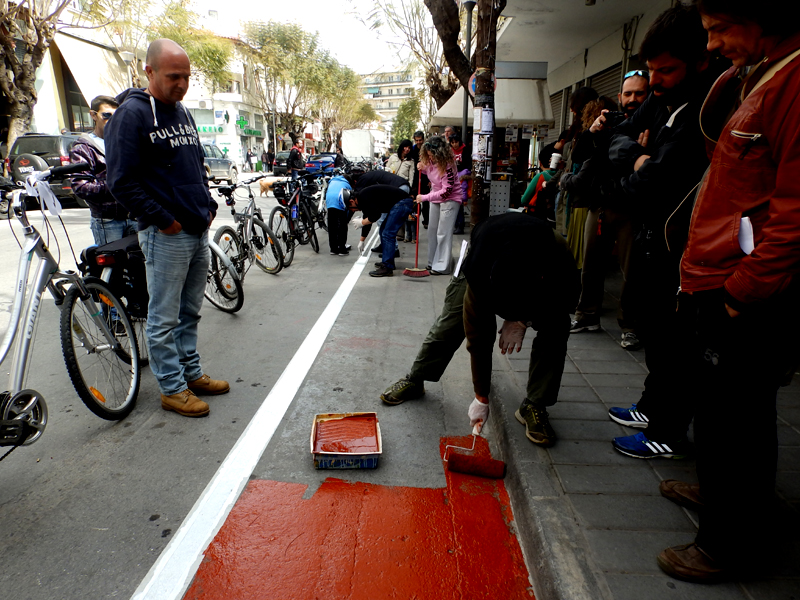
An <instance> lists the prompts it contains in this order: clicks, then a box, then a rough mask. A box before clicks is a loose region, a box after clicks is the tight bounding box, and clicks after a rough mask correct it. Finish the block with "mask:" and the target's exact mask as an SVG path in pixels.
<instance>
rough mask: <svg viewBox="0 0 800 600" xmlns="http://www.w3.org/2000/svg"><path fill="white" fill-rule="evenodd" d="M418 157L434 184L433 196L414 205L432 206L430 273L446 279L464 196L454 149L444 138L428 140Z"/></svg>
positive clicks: (429, 225)
mask: <svg viewBox="0 0 800 600" xmlns="http://www.w3.org/2000/svg"><path fill="white" fill-rule="evenodd" d="M419 157H420V158H419V167H418V168H419V170H420V172H422V173H425V174H426V175H427V176H428V179H429V180H430V182H431V192H430V193H429V194H420V195H419V196H417V197H416V199H415V202H430V215H429V217H428V270H429V271H430V272H431V273H432V274H434V275H447V274H448V273H450V263H451V257H452V253H453V248H452V246H453V228H454V226H455V222H456V217H457V216H458V208H459V206H461V203H462V202H463V201H464V192H463V190H462V187H461V182H460V181H459V180H458V169H457V167H456V161H455V156H454V155H453V149H452V148H451V147H450V145H449V144H448V143H447V142H446V141H445V139H444V138H441V137H438V136H434V137H432V138H429V139H428V140H427V141H426V142H425V143H424V144H422V148H421V149H420V153H419Z"/></svg>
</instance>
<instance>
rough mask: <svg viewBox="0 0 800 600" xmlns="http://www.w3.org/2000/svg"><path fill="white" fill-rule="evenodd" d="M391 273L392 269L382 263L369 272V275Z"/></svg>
mask: <svg viewBox="0 0 800 600" xmlns="http://www.w3.org/2000/svg"><path fill="white" fill-rule="evenodd" d="M393 275H394V270H393V269H390V268H388V267H386V266H384V265H381V266H380V267H378V268H377V269H375V270H374V271H370V272H369V276H370V277H392V276H393Z"/></svg>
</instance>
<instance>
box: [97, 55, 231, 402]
mask: <svg viewBox="0 0 800 600" xmlns="http://www.w3.org/2000/svg"><path fill="white" fill-rule="evenodd" d="M145 71H146V73H147V77H148V79H149V85H148V87H147V89H145V90H138V89H134V90H130V91H129V93H128V94H127V96H126V98H125V100H124V102H123V103H122V104H121V106H120V107H119V109H118V110H117V112H116V114H115V115H114V118H112V119H111V120H110V121H109V123H108V125H107V126H106V141H107V147H108V152H107V156H106V162H107V165H108V185H109V187H110V189H111V192H112V193H113V194H114V197H115V198H116V199H117V200H118V201H119V202H120V203H121V204H122V205H123V206H125V207H126V208H127V209H128V210H129V211H130V213H131V215H132V216H134V217H135V218H136V219H137V220H138V226H139V244H140V246H141V247H142V251H143V252H144V255H145V261H146V262H145V264H146V268H147V291H148V292H149V293H150V304H149V305H148V316H147V337H148V347H149V351H150V367H151V368H152V370H153V373H154V374H155V376H156V379H157V380H158V385H159V388H160V389H161V407H162V408H163V409H164V410H174V411H175V412H177V413H178V414H180V415H183V416H186V417H203V416H206V415H207V414H208V413H209V408H208V404H207V403H205V402H203V401H202V400H200V399H199V398H197V395H198V394H224V393H226V392H228V390H229V389H230V387H229V385H228V383H227V382H226V381H219V380H214V379H211V378H210V377H209V376H208V375H206V374H205V373H204V372H203V368H202V367H201V366H200V355H199V354H198V353H197V325H198V322H199V321H200V306H201V305H202V303H203V292H204V290H205V286H206V274H207V272H208V263H209V250H208V226H209V225H210V224H211V221H212V220H213V219H214V216H215V215H216V211H217V203H216V202H214V200H212V199H211V194H210V193H209V190H208V179H207V177H206V171H205V168H204V166H203V152H202V148H201V146H200V144H199V142H198V136H197V127H196V126H195V124H194V121H193V120H192V118H191V116H190V115H189V112H188V111H187V110H186V108H185V107H184V106H183V104H181V102H180V101H181V100H182V99H183V97H184V95H186V91H187V90H188V89H189V76H190V75H191V67H190V65H189V57H188V56H187V55H186V52H185V51H184V50H183V48H181V47H180V46H179V45H178V44H176V43H175V42H173V41H172V40H166V39H161V40H156V41H154V42H153V43H152V44H150V47H149V48H148V49H147V65H146V67H145Z"/></svg>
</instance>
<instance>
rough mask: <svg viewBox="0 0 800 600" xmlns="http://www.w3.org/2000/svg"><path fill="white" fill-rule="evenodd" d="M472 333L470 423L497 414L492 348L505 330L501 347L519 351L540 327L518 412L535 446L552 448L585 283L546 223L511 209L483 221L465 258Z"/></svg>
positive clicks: (469, 340)
mask: <svg viewBox="0 0 800 600" xmlns="http://www.w3.org/2000/svg"><path fill="white" fill-rule="evenodd" d="M464 273H465V275H466V278H467V287H466V291H465V293H464V331H465V333H466V337H467V351H468V352H469V354H470V362H471V366H472V384H473V388H474V390H475V399H474V400H473V401H472V404H471V405H470V408H469V416H470V424H471V425H473V426H475V425H479V426H481V427H482V425H483V423H485V422H486V419H487V418H488V416H489V404H488V402H489V391H490V387H491V381H492V353H493V347H494V341H495V337H496V332H497V319H496V316H499V317H501V318H502V319H503V320H504V322H503V326H502V328H501V329H500V350H501V352H502V353H503V354H505V353H506V352H513V351H514V350H515V349H516V351H517V352H519V351H520V349H521V348H522V340H523V338H524V336H525V331H526V330H527V328H528V327H531V328H533V329H535V330H536V338H534V340H533V345H532V347H531V358H530V363H529V366H528V386H527V390H526V392H527V393H526V397H525V399H524V400H523V402H522V404H521V405H520V407H519V410H517V412H516V415H515V416H516V418H517V420H518V421H519V422H520V423H522V424H523V425H525V434H526V436H527V437H528V439H529V440H530V441H531V442H533V443H534V444H538V445H540V446H545V447H547V446H552V445H553V444H554V443H555V441H556V433H555V431H554V430H553V428H552V426H551V425H550V420H549V417H548V414H547V407H548V406H552V405H554V404H555V403H556V401H557V400H558V391H559V388H560V387H561V376H562V374H563V372H564V359H565V357H566V354H567V340H568V339H569V326H570V318H569V314H570V311H571V310H572V308H573V307H574V306H575V301H576V299H577V295H578V291H579V281H578V277H577V269H576V268H575V260H574V259H573V258H572V254H571V253H570V250H569V248H568V247H567V245H566V243H565V242H564V239H563V238H562V237H561V236H559V235H557V234H556V233H555V232H554V231H553V229H552V228H551V227H550V225H548V224H547V222H546V221H542V220H540V219H537V218H536V217H533V216H531V215H527V214H519V213H507V214H504V215H498V216H496V217H491V218H489V219H487V220H486V221H483V222H481V223H479V224H478V225H477V226H476V227H475V229H474V230H473V232H472V240H471V245H470V249H469V254H468V255H467V258H466V259H465V261H464Z"/></svg>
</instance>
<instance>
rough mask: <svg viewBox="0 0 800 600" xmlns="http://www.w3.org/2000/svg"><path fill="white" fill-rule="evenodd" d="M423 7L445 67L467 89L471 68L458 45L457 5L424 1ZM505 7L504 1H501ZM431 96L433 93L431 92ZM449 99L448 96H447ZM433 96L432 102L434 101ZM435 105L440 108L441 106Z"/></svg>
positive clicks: (442, 0) (441, 0) (449, 1)
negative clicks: (439, 40)
mask: <svg viewBox="0 0 800 600" xmlns="http://www.w3.org/2000/svg"><path fill="white" fill-rule="evenodd" d="M424 1H425V6H427V7H428V10H429V11H430V13H431V17H432V19H433V25H434V27H436V32H437V33H438V34H439V39H441V40H442V54H443V55H444V59H445V60H446V61H447V65H448V66H449V67H450V70H451V71H452V72H453V75H455V76H456V78H458V81H459V83H460V84H461V85H462V86H463V87H465V88H466V87H467V84H468V83H469V78H470V77H472V66H471V65H470V62H469V57H467V56H465V55H464V52H463V51H462V50H461V46H459V45H458V36H459V33H460V32H461V21H460V20H459V17H458V3H457V2H453V0H424ZM503 6H505V0H503ZM431 95H433V91H431ZM451 95H452V94H451ZM448 98H449V96H448ZM435 99H436V98H435V96H434V100H435ZM437 105H438V107H439V108H441V105H440V104H438V102H437Z"/></svg>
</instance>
